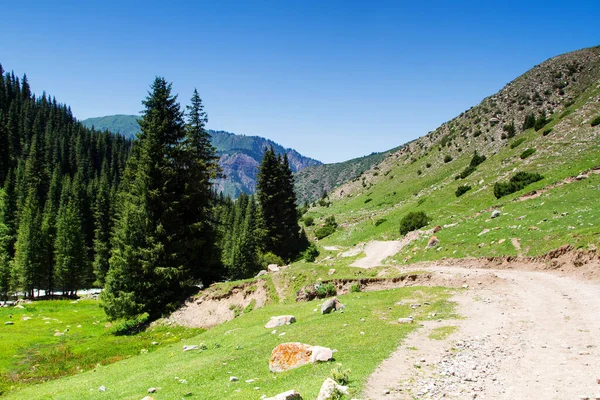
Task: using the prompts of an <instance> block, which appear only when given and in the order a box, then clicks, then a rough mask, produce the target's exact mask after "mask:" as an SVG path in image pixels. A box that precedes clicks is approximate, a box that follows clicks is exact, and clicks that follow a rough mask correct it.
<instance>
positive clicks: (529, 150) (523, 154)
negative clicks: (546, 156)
mask: <svg viewBox="0 0 600 400" xmlns="http://www.w3.org/2000/svg"><path fill="white" fill-rule="evenodd" d="M533 153H535V149H527V150H525V151H524V152H523V153H521V159H522V160H524V159H526V158H527V157H529V156H530V155H532V154H533Z"/></svg>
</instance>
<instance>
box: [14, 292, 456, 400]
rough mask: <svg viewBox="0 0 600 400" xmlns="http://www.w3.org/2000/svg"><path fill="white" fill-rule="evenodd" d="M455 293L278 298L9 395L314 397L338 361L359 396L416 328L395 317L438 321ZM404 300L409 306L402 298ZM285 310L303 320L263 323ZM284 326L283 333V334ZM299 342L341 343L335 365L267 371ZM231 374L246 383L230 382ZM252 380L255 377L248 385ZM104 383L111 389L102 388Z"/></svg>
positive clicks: (450, 311)
mask: <svg viewBox="0 0 600 400" xmlns="http://www.w3.org/2000/svg"><path fill="white" fill-rule="evenodd" d="M451 294H452V293H451V291H449V290H447V289H444V288H424V287H411V288H401V289H395V290H388V291H380V292H367V293H352V294H349V295H345V296H340V300H341V301H342V302H343V303H344V304H345V305H346V309H345V312H344V313H333V314H329V315H321V314H320V313H319V312H315V311H314V310H315V309H318V304H319V302H318V301H312V302H307V303H290V304H275V305H271V306H269V307H267V308H262V309H258V310H254V311H252V312H251V313H249V314H244V315H241V316H240V317H238V318H236V319H234V320H233V321H230V322H228V323H225V324H223V325H220V326H218V327H215V328H213V329H211V330H208V331H206V332H204V333H202V334H200V335H198V336H196V337H193V338H188V339H186V340H183V341H179V343H176V344H170V345H168V346H165V347H163V348H160V349H156V350H155V351H152V352H148V353H145V354H140V355H138V356H135V357H131V358H129V359H126V360H122V361H119V362H117V363H115V364H112V365H108V366H98V367H96V368H94V370H90V371H87V372H83V373H80V374H77V375H75V376H70V377H66V378H62V379H59V380H55V381H51V382H47V383H44V384H40V385H34V386H30V387H26V388H22V389H20V390H17V391H15V392H13V393H9V394H8V395H7V397H6V398H7V399H12V398H15V399H16V398H19V399H23V398H28V399H29V398H31V399H34V398H35V399H81V398H86V399H136V400H139V399H140V398H142V397H144V396H145V395H146V393H147V390H148V388H150V387H159V388H161V389H160V390H159V392H158V393H157V394H156V395H155V396H154V397H155V398H157V399H160V398H174V399H179V398H186V399H187V398H190V399H225V398H227V399H249V398H259V397H260V396H261V395H263V394H266V395H268V396H273V395H275V394H277V393H280V392H283V391H286V390H289V389H292V388H293V389H295V390H298V391H299V392H300V393H301V394H302V396H303V397H304V398H315V397H316V395H317V393H318V391H319V388H320V386H321V384H322V382H323V380H324V379H325V378H326V377H328V376H330V371H331V369H332V368H333V367H335V365H336V363H341V364H342V366H343V368H344V369H350V370H351V371H352V373H351V375H350V387H351V390H352V392H353V394H355V395H356V394H358V393H360V390H361V389H362V387H363V385H364V383H365V381H366V378H367V377H368V376H369V375H370V374H371V373H372V372H373V370H374V369H375V368H376V367H377V365H378V364H379V363H380V362H381V361H383V360H384V359H385V358H386V357H387V356H388V355H389V354H390V353H391V352H392V351H393V350H394V349H396V347H397V346H398V345H399V343H400V342H401V341H402V339H404V338H405V337H406V335H407V334H408V333H410V332H411V331H412V330H414V329H416V328H417V326H418V324H413V325H401V324H397V323H395V321H396V320H397V318H400V317H406V316H408V315H411V314H412V315H414V316H415V317H416V320H417V321H419V320H421V319H424V318H427V315H429V314H430V313H433V312H435V313H436V314H437V315H436V317H435V318H436V319H438V318H442V319H444V318H455V317H456V316H455V315H454V306H453V304H452V303H449V302H448V300H447V299H448V298H449V296H450V295H451ZM401 301H403V305H397V304H396V303H397V302H401ZM413 301H418V302H421V303H424V302H425V301H427V302H428V303H429V304H430V305H424V306H423V307H421V308H419V309H418V310H417V313H416V314H414V313H415V311H414V310H412V309H411V308H410V306H409V304H410V302H413ZM282 314H292V315H294V316H295V317H296V318H297V321H298V322H296V323H294V324H292V325H289V326H285V327H281V328H278V330H277V331H278V333H277V334H271V330H270V329H265V328H264V327H263V326H264V324H265V323H266V321H267V320H268V319H269V317H270V316H272V315H282ZM363 318H364V320H365V321H364V322H363V321H361V319H363ZM28 322H29V321H28ZM282 332H285V335H284V336H279V333H282ZM361 332H363V333H364V334H362V333H361ZM295 341H298V342H304V343H308V344H313V345H321V346H327V347H330V348H332V349H337V350H338V352H337V353H335V363H321V364H317V365H306V366H303V367H300V368H298V369H294V370H291V371H288V372H285V373H280V374H273V373H271V372H269V369H268V360H269V357H270V354H271V351H272V349H273V348H274V347H275V346H276V345H277V344H279V343H283V342H295ZM199 343H204V344H206V346H207V349H206V350H204V351H190V352H182V346H183V344H199ZM374 343H376V344H377V345H376V346H374V345H373V344H374ZM232 375H233V376H236V377H238V378H239V379H240V381H239V382H230V381H229V377H230V376H232ZM248 379H255V382H252V383H246V382H245V381H246V380H248ZM102 385H104V386H105V387H106V388H107V390H106V392H99V391H98V388H99V387H100V386H102ZM255 387H258V388H259V389H258V390H255V389H254V388H255Z"/></svg>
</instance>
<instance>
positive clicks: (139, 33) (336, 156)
mask: <svg viewBox="0 0 600 400" xmlns="http://www.w3.org/2000/svg"><path fill="white" fill-rule="evenodd" d="M170 3H174V4H170ZM525 3H527V4H525ZM2 14H3V16H2V23H1V24H0V63H2V65H3V66H4V68H5V69H7V70H14V71H15V73H16V74H18V75H22V74H23V73H27V75H28V78H29V80H30V82H31V84H32V87H33V89H34V91H35V92H37V93H41V91H43V90H45V91H46V92H48V93H50V94H52V95H54V96H56V97H57V99H58V100H59V101H61V102H66V103H68V104H70V105H71V107H72V109H73V112H74V113H75V115H76V116H77V117H78V118H79V119H84V118H88V117H93V116H103V115H108V114H137V113H138V112H139V111H140V110H141V108H142V105H141V100H142V99H143V98H144V97H145V95H146V93H147V90H148V87H149V85H150V84H151V83H152V81H153V79H154V77H155V76H157V75H160V76H164V77H165V78H166V79H167V80H169V81H172V82H174V86H173V87H174V89H175V91H176V92H177V93H179V94H180V101H181V102H183V103H185V102H187V100H188V99H189V97H190V96H191V93H192V90H193V88H194V87H197V88H198V90H199V92H200V95H201V97H202V99H203V101H204V104H205V107H206V110H207V111H208V115H209V120H210V121H209V128H212V129H222V130H228V131H231V132H235V133H244V134H251V135H260V136H265V137H267V138H269V139H272V140H274V141H276V142H278V143H280V144H282V145H284V146H287V147H293V148H295V149H297V150H298V151H300V152H301V153H302V154H305V155H307V156H311V157H314V158H316V159H319V160H321V161H324V162H337V161H343V160H346V159H349V158H353V157H358V156H362V155H366V154H369V153H371V152H374V151H383V150H387V149H389V148H392V147H395V146H398V145H400V144H403V143H405V142H407V141H409V140H412V139H415V138H417V137H419V136H422V135H424V134H426V133H427V132H428V131H430V130H433V129H435V128H436V127H437V126H439V125H440V124H441V123H443V122H444V121H447V120H449V119H451V118H453V117H454V116H456V115H457V114H459V113H460V112H462V111H464V110H466V109H468V108H470V107H471V106H473V105H475V104H477V103H478V102H479V101H480V100H482V99H483V98H484V97H486V96H488V95H491V94H493V93H495V92H496V91H498V90H499V89H501V88H502V87H503V86H504V85H505V84H506V83H508V82H509V81H511V80H512V79H514V78H515V77H517V76H518V75H520V74H521V73H523V72H525V71H527V70H528V69H529V68H531V67H533V66H534V65H535V64H539V63H540V62H542V61H544V60H545V59H547V58H549V57H552V56H555V55H558V54H561V53H564V52H567V51H571V50H576V49H579V48H583V47H589V46H594V45H599V44H600V7H598V3H597V2H595V1H570V2H565V1H554V0H552V1H540V2H526V1H494V2H492V1H485V0H483V1H482V0H478V1H468V2H449V1H444V2H436V1H420V2H418V1H411V2H404V1H400V0H398V1H389V2H387V1H361V2H355V1H349V0H343V1H327V0H317V1H312V0H302V1H300V0H272V1H251V0H248V1H227V0H219V1H217V0H214V1H189V2H183V1H173V2H167V1H164V2H154V1H140V2H129V1H125V0H123V1H118V2H115V1H81V0H78V1H61V2H50V1H18V2H17V1H15V2H11V3H10V4H4V5H3V6H2Z"/></svg>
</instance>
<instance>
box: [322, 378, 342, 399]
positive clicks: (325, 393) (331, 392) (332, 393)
mask: <svg viewBox="0 0 600 400" xmlns="http://www.w3.org/2000/svg"><path fill="white" fill-rule="evenodd" d="M336 392H341V393H343V394H346V395H347V394H348V387H347V386H342V385H338V384H337V383H336V382H335V381H334V380H333V379H331V378H327V379H325V382H323V385H322V386H321V390H320V391H319V396H317V400H330V399H337V398H339V396H336Z"/></svg>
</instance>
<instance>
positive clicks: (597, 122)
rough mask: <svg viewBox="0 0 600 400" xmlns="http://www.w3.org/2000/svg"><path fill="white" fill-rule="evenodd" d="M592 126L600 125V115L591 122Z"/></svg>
mask: <svg viewBox="0 0 600 400" xmlns="http://www.w3.org/2000/svg"><path fill="white" fill-rule="evenodd" d="M591 125H592V126H598V125H600V115H598V116H597V117H596V118H594V119H593V120H592V122H591Z"/></svg>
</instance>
